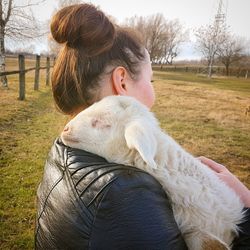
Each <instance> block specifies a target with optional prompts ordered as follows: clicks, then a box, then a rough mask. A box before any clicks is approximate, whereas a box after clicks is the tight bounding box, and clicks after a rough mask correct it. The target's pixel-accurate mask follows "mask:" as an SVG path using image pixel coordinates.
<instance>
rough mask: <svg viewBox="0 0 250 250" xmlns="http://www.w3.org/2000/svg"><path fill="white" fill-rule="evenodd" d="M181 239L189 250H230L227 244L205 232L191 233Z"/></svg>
mask: <svg viewBox="0 0 250 250" xmlns="http://www.w3.org/2000/svg"><path fill="white" fill-rule="evenodd" d="M183 237H184V239H185V242H186V244H187V246H188V249H190V250H230V247H229V246H227V244H225V243H224V242H222V241H221V240H220V239H218V238H217V237H215V236H214V235H211V234H209V233H206V232H192V233H189V234H185V235H183Z"/></svg>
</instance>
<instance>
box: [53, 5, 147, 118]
mask: <svg viewBox="0 0 250 250" xmlns="http://www.w3.org/2000/svg"><path fill="white" fill-rule="evenodd" d="M51 33H52V36H53V38H54V39H55V40H56V41H57V42H58V43H62V44H63V45H64V46H63V48H62V49H61V51H60V53H59V56H58V58H57V60H56V63H55V66H54V70H53V73H52V91H53V96H54V99H55V102H56V105H57V107H58V108H59V109H60V110H61V111H62V112H64V113H65V114H73V113H74V112H75V111H76V110H77V109H79V108H80V107H87V106H89V105H91V104H92V103H93V102H94V101H95V98H96V95H97V94H98V89H99V85H100V80H101V77H102V74H103V73H104V70H105V69H106V67H107V66H109V65H112V66H123V67H125V68H126V69H127V70H128V72H129V73H130V75H131V77H136V75H138V73H139V67H138V66H139V65H140V61H141V60H143V59H144V57H145V53H144V46H143V44H142V42H141V39H140V38H139V37H138V35H137V34H135V33H134V32H133V31H131V30H128V29H125V28H120V27H118V26H115V25H114V24H113V23H112V22H111V21H110V20H109V19H108V17H107V16H105V14H104V13H103V12H102V11H100V10H98V9H97V8H96V7H95V6H93V5H90V4H76V5H71V6H68V7H65V8H63V9H61V10H60V11H58V12H57V13H56V14H55V16H54V17H53V19H52V21H51Z"/></svg>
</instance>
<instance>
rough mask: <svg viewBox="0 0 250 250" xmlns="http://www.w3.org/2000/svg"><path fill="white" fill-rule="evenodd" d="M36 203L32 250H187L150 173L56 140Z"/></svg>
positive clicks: (164, 195) (166, 203)
mask: <svg viewBox="0 0 250 250" xmlns="http://www.w3.org/2000/svg"><path fill="white" fill-rule="evenodd" d="M37 203H38V205H37V210H38V211H37V220H36V232H35V248H36V249H46V250H47V249H91V250H92V249H97V250H102V249H108V250H112V249H124V250H129V249H135V250H137V249H138V250H140V249H143V250H144V249H145V250H147V249H148V250H154V249H171V250H172V249H174V250H178V249H187V247H186V245H185V242H184V240H183V238H182V236H181V234H180V231H179V229H178V227H177V225H176V222H175V220H174V217H173V213H172V210H171V206H170V203H169V200H168V197H167V196H166V194H165V192H164V191H163V189H162V187H161V186H160V184H159V183H158V182H157V181H156V180H155V179H154V178H153V177H152V176H151V175H149V174H148V173H146V172H143V171H142V170H139V169H137V168H134V167H129V166H124V165H118V164H114V163H108V162H107V161H106V160H105V159H104V158H101V157H99V156H97V155H94V154H91V153H88V152H85V151H82V150H78V149H73V148H69V147H66V146H65V145H64V144H63V143H62V142H61V140H60V139H59V138H58V139H57V140H56V141H55V143H54V145H53V146H52V149H51V151H50V153H49V156H48V159H47V162H46V164H45V170H44V176H43V179H42V182H41V184H40V185H39V188H38V191H37ZM248 226H249V224H248ZM245 239H246V242H248V243H249V238H245ZM238 242H239V243H236V244H240V239H239V240H238ZM243 243H244V242H243ZM248 243H247V244H248ZM244 244H245V243H244ZM235 249H236V248H235ZM238 249H247V248H238Z"/></svg>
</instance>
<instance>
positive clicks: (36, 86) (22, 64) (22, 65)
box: [0, 55, 53, 100]
mask: <svg viewBox="0 0 250 250" xmlns="http://www.w3.org/2000/svg"><path fill="white" fill-rule="evenodd" d="M40 62H41V56H39V55H36V66H35V67H33V68H28V69H26V68H25V57H24V55H18V65H19V70H13V71H5V72H0V77H1V76H7V75H15V74H19V100H24V99H25V74H26V73H27V72H29V71H32V70H35V80H34V90H39V76H40V70H41V69H46V86H48V85H49V82H50V68H52V67H53V65H51V58H50V57H46V66H44V67H41V66H40Z"/></svg>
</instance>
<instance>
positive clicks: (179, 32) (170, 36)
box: [160, 19, 188, 64]
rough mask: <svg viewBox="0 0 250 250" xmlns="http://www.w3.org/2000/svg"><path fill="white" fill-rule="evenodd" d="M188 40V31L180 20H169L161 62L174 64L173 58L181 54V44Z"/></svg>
mask: <svg viewBox="0 0 250 250" xmlns="http://www.w3.org/2000/svg"><path fill="white" fill-rule="evenodd" d="M187 40H188V31H187V30H184V28H183V26H182V25H181V23H180V22H179V20H178V19H175V20H172V21H169V22H168V23H167V25H166V32H165V37H164V41H163V47H162V49H161V57H160V62H161V63H163V64H172V63H173V59H174V58H175V57H177V56H178V54H179V46H180V44H181V43H183V42H185V41H187Z"/></svg>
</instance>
